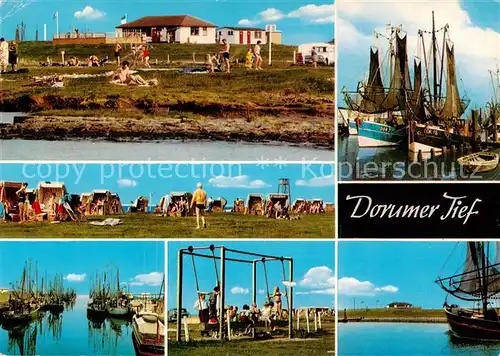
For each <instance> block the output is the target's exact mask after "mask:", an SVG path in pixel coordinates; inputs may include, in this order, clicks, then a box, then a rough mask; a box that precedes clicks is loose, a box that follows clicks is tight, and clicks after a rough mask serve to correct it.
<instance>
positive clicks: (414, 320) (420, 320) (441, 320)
mask: <svg viewBox="0 0 500 356" xmlns="http://www.w3.org/2000/svg"><path fill="white" fill-rule="evenodd" d="M352 323H408V324H446V323H447V321H446V317H401V318H397V317H395V318H364V319H361V320H358V321H355V322H352V321H349V322H347V323H343V322H342V319H339V324H352Z"/></svg>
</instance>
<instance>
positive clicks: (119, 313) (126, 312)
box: [107, 269, 132, 318]
mask: <svg viewBox="0 0 500 356" xmlns="http://www.w3.org/2000/svg"><path fill="white" fill-rule="evenodd" d="M114 294H115V298H112V299H111V300H110V306H109V307H108V309H107V310H108V314H109V315H111V316H112V317H115V318H125V317H129V316H130V315H131V313H132V308H131V307H130V300H129V297H128V295H127V294H125V293H123V292H122V290H121V288H120V271H119V270H118V269H117V270H116V291H114Z"/></svg>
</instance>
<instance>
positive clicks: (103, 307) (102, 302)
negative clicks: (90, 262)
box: [87, 273, 109, 322]
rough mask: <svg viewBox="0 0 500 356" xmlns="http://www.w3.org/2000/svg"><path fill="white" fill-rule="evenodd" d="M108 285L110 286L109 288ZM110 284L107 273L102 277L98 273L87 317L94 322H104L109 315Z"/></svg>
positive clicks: (88, 305) (90, 294) (91, 293)
mask: <svg viewBox="0 0 500 356" xmlns="http://www.w3.org/2000/svg"><path fill="white" fill-rule="evenodd" d="M107 287H108V288H107ZM108 291H109V286H108V285H107V284H106V273H104V275H103V276H102V277H101V276H100V275H99V274H98V273H96V280H95V281H94V283H93V284H92V287H91V290H90V293H89V302H88V304H87V319H89V320H90V321H93V322H102V321H104V320H106V317H107V315H108V310H107V309H108V298H109V294H108Z"/></svg>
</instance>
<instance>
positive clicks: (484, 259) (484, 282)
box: [481, 242, 488, 317]
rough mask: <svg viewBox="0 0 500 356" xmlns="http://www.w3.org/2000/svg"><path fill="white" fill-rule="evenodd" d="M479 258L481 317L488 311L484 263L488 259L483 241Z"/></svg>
mask: <svg viewBox="0 0 500 356" xmlns="http://www.w3.org/2000/svg"><path fill="white" fill-rule="evenodd" d="M481 259H482V261H481V262H482V263H481V265H482V270H483V273H482V274H483V276H482V280H483V283H482V284H483V286H482V287H483V288H482V293H481V294H482V296H481V297H482V298H481V299H482V301H483V317H486V312H487V311H488V282H487V276H486V273H487V272H486V264H487V263H488V259H487V258H486V252H485V250H484V242H482V243H481Z"/></svg>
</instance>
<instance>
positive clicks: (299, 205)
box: [292, 198, 308, 214]
mask: <svg viewBox="0 0 500 356" xmlns="http://www.w3.org/2000/svg"><path fill="white" fill-rule="evenodd" d="M307 206H308V202H307V200H305V199H302V198H298V199H295V201H294V202H293V205H292V212H293V213H297V214H299V213H306V212H307Z"/></svg>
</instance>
